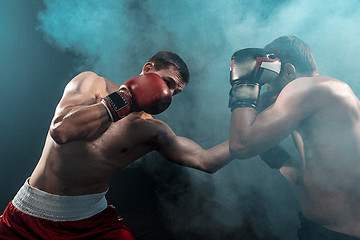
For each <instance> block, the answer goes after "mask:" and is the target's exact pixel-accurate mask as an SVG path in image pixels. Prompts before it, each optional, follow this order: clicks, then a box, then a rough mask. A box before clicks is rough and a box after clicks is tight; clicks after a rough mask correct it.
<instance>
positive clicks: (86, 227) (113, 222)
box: [0, 181, 134, 240]
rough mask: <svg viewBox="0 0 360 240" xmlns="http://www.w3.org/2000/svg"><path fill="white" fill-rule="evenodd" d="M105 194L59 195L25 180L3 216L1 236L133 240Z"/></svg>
mask: <svg viewBox="0 0 360 240" xmlns="http://www.w3.org/2000/svg"><path fill="white" fill-rule="evenodd" d="M105 194H106V192H104V193H99V194H90V195H82V196H58V195H53V194H48V193H46V192H43V191H41V190H39V189H36V188H34V187H31V186H30V185H29V184H28V181H26V182H25V184H24V185H23V187H22V188H21V189H20V190H19V192H18V193H17V194H16V196H15V197H14V199H13V200H12V201H11V202H10V203H9V205H8V206H7V208H6V209H5V211H4V214H3V215H2V216H1V217H0V239H11V240H13V239H14V240H15V239H31V240H32V239H33V240H39V239H54V240H57V239H59V240H60V239H64V240H65V239H66V240H73V239H74V240H75V239H121V240H122V239H124V240H134V237H133V236H132V234H131V233H130V231H129V229H127V228H126V227H125V224H124V220H123V219H120V218H119V217H118V215H117V213H116V210H115V208H114V207H113V206H112V205H110V204H109V203H108V202H107V201H106V199H105ZM78 209H80V210H81V211H78Z"/></svg>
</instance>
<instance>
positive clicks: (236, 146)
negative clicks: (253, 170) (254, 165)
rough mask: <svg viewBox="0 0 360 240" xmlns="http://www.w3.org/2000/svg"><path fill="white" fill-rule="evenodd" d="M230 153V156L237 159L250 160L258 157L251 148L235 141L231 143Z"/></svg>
mask: <svg viewBox="0 0 360 240" xmlns="http://www.w3.org/2000/svg"><path fill="white" fill-rule="evenodd" d="M229 151H230V155H231V156H232V157H233V158H236V159H248V158H251V157H254V156H255V155H256V154H254V153H253V151H252V148H251V147H249V146H247V145H245V144H241V143H238V142H234V141H230V144H229Z"/></svg>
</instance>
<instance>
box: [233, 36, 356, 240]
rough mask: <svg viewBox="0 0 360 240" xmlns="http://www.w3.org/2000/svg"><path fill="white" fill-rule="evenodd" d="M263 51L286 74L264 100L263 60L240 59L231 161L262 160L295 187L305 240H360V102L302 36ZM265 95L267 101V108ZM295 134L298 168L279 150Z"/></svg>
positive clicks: (270, 83)
mask: <svg viewBox="0 0 360 240" xmlns="http://www.w3.org/2000/svg"><path fill="white" fill-rule="evenodd" d="M261 51H263V52H264V51H265V53H266V52H269V53H272V54H274V56H275V57H278V58H279V59H280V60H281V71H280V73H279V74H278V75H277V76H276V77H275V78H269V79H268V80H267V82H265V83H266V85H267V94H265V93H264V95H261V96H260V99H259V94H258V92H259V91H258V86H260V85H261V79H259V78H258V77H257V74H256V72H257V66H258V64H257V63H258V62H259V61H261V59H259V58H258V57H259V56H258V55H257V53H254V51H249V50H242V51H240V53H238V54H235V56H234V58H233V61H234V63H233V64H232V65H233V66H234V67H232V72H233V76H235V77H234V78H231V79H230V83H231V85H232V90H231V93H232V94H231V96H230V107H231V111H232V114H231V125H230V128H231V130H230V152H231V155H232V156H233V157H236V158H240V159H245V158H250V157H253V156H256V155H258V154H260V157H261V158H262V159H263V160H264V161H265V162H266V163H267V164H268V165H269V166H270V167H272V168H275V169H279V170H280V171H281V173H282V174H283V175H284V176H285V177H286V178H287V179H289V180H290V181H291V182H292V183H294V184H295V186H296V187H297V189H298V191H299V195H300V205H301V213H300V214H299V217H300V224H301V227H300V228H299V230H298V238H299V239H300V240H325V239H326V240H332V239H342V240H345V239H346V240H355V239H360V188H359V187H358V183H359V181H360V127H359V126H360V102H359V99H358V98H357V97H356V96H355V94H354V93H353V91H352V90H351V88H350V87H349V86H348V85H347V84H345V83H344V82H342V81H339V80H337V79H334V78H331V77H328V76H321V75H319V73H318V70H317V66H316V63H315V60H314V56H313V53H312V52H311V50H310V48H309V47H308V46H307V45H306V44H305V43H304V42H303V41H302V40H300V39H298V38H297V37H294V36H283V37H280V38H277V39H275V40H274V41H273V42H271V43H270V44H268V45H267V46H266V47H265V49H263V50H261ZM263 96H265V98H266V100H265V102H267V103H264V102H263V103H262V104H261V102H262V99H261V98H262V97H263ZM265 98H264V99H265ZM267 105H268V107H265V109H262V107H260V106H267ZM290 134H291V135H292V137H293V139H294V143H295V145H296V147H297V149H298V151H299V156H300V157H301V160H299V161H298V162H296V161H294V159H292V158H291V157H290V155H289V154H287V153H286V152H285V151H284V150H283V149H281V148H279V147H278V146H276V145H277V144H278V143H280V142H281V141H282V140H284V139H285V138H286V137H288V136H289V135H290Z"/></svg>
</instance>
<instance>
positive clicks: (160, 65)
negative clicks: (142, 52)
mask: <svg viewBox="0 0 360 240" xmlns="http://www.w3.org/2000/svg"><path fill="white" fill-rule="evenodd" d="M149 62H152V63H154V67H155V70H160V69H164V68H165V69H166V68H169V67H170V66H174V67H176V68H177V69H178V71H179V73H180V76H181V78H182V80H183V81H184V82H185V83H188V82H189V70H188V67H187V66H186V63H185V62H184V60H182V59H181V57H179V56H178V55H177V54H175V53H173V52H170V51H160V52H158V53H156V54H155V55H154V56H152V57H151V58H150V59H149Z"/></svg>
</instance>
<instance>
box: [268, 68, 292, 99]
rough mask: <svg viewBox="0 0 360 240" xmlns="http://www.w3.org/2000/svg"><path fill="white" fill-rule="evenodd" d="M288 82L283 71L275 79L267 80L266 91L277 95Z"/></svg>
mask: <svg viewBox="0 0 360 240" xmlns="http://www.w3.org/2000/svg"><path fill="white" fill-rule="evenodd" d="M286 82H287V80H286V79H285V78H284V72H283V71H281V72H280V74H279V75H278V76H277V77H276V78H275V79H272V80H271V81H268V82H265V85H266V91H268V92H269V93H272V94H276V95H277V94H279V93H280V92H281V90H282V89H283V88H284V87H285V85H286Z"/></svg>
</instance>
